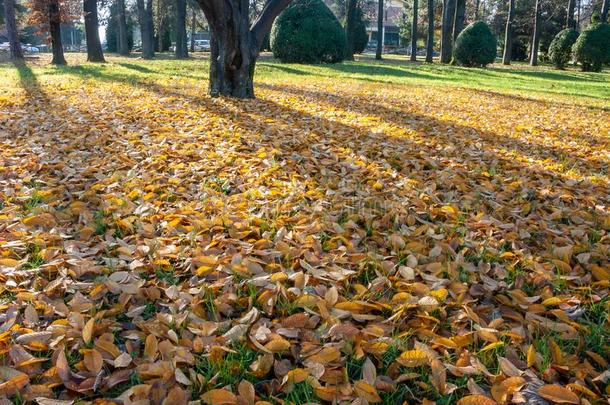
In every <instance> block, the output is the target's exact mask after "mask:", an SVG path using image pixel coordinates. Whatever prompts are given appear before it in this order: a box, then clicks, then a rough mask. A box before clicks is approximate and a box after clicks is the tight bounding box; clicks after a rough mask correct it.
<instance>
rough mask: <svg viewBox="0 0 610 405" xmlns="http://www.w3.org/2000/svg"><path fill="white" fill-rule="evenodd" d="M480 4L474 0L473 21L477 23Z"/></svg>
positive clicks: (479, 0)
mask: <svg viewBox="0 0 610 405" xmlns="http://www.w3.org/2000/svg"><path fill="white" fill-rule="evenodd" d="M480 4H481V0H476V1H475V3H474V20H475V21H479V7H480Z"/></svg>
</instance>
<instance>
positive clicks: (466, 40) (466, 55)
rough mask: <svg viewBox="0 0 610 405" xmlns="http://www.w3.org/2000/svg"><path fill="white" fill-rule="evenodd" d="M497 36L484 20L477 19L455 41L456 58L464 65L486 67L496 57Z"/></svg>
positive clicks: (454, 54)
mask: <svg viewBox="0 0 610 405" xmlns="http://www.w3.org/2000/svg"><path fill="white" fill-rule="evenodd" d="M496 51H497V42H496V37H494V35H493V34H492V33H491V30H490V29H489V27H488V26H487V24H485V23H484V22H483V21H476V22H474V23H472V24H470V25H469V26H468V27H466V28H465V29H464V31H462V32H461V33H460V35H459V36H458V37H457V40H456V41H455V48H454V50H453V58H454V60H455V61H456V62H457V63H458V64H459V65H462V66H467V67H473V66H482V67H485V66H487V65H488V64H489V63H492V62H493V61H494V60H495V59H496Z"/></svg>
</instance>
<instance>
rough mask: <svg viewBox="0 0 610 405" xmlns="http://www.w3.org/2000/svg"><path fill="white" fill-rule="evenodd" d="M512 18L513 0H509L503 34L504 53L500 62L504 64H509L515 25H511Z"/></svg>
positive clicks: (513, 14)
mask: <svg viewBox="0 0 610 405" xmlns="http://www.w3.org/2000/svg"><path fill="white" fill-rule="evenodd" d="M514 20H515V0H509V5H508V18H507V19H506V33H505V34H504V54H503V56H502V63H503V64H505V65H510V61H511V56H512V52H513V37H514V35H515V27H514V26H513V24H514Z"/></svg>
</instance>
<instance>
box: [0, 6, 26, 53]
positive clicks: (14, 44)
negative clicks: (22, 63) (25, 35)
mask: <svg viewBox="0 0 610 405" xmlns="http://www.w3.org/2000/svg"><path fill="white" fill-rule="evenodd" d="M4 20H5V23H6V31H7V35H8V43H9V52H10V58H11V60H21V59H23V51H22V49H21V43H20V42H19V31H18V30H17V19H16V18H15V0H4Z"/></svg>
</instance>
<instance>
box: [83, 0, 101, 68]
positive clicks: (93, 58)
mask: <svg viewBox="0 0 610 405" xmlns="http://www.w3.org/2000/svg"><path fill="white" fill-rule="evenodd" d="M83 12H84V15H85V36H86V38H87V61H88V62H106V61H105V60H104V52H103V51H102V43H101V42H100V33H99V22H98V19H97V0H83Z"/></svg>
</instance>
